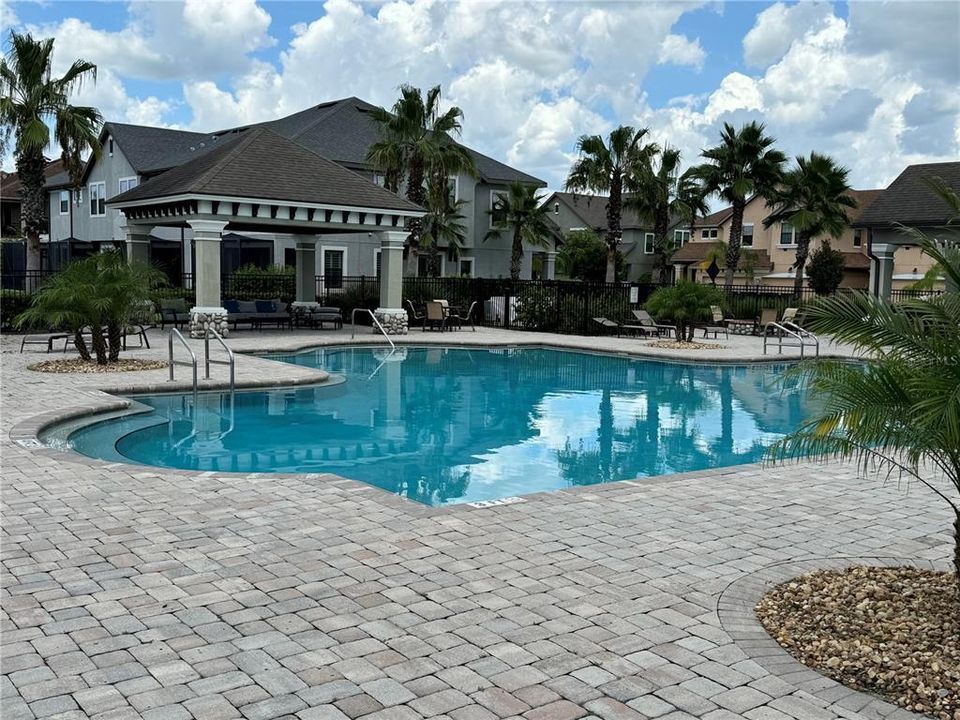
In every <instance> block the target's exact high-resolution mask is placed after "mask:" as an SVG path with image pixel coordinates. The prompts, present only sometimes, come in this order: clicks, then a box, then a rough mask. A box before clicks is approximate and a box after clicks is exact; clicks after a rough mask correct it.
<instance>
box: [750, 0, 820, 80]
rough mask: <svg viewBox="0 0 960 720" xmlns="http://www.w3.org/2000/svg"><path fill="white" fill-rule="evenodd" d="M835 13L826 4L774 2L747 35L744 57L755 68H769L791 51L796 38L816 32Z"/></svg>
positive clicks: (761, 14) (762, 13)
mask: <svg viewBox="0 0 960 720" xmlns="http://www.w3.org/2000/svg"><path fill="white" fill-rule="evenodd" d="M831 15H832V12H831V10H830V6H829V5H828V4H826V3H820V2H800V3H796V4H795V5H790V6H787V5H784V4H783V3H779V2H778V3H776V4H775V5H771V6H770V7H768V8H767V9H766V10H764V11H763V12H761V13H760V14H759V15H757V21H756V23H755V24H754V26H753V27H752V28H751V29H750V31H749V32H747V34H746V35H745V36H744V38H743V56H744V60H746V62H747V65H750V66H752V67H766V66H767V65H770V64H771V63H774V62H776V61H777V60H779V59H780V58H782V57H783V56H784V55H786V54H787V52H788V51H789V50H790V46H791V45H792V44H793V42H794V41H795V40H799V39H800V38H802V37H803V36H804V35H806V34H807V33H810V32H816V31H817V30H818V29H819V27H820V24H821V23H822V22H823V21H824V20H826V19H827V18H828V17H830V16H831Z"/></svg>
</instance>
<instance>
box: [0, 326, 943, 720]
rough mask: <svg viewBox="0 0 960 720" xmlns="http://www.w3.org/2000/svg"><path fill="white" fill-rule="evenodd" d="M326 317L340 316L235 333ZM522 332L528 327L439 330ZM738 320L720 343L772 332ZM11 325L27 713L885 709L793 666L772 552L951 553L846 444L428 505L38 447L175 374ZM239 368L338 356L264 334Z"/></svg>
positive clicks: (385, 716)
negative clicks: (99, 369)
mask: <svg viewBox="0 0 960 720" xmlns="http://www.w3.org/2000/svg"><path fill="white" fill-rule="evenodd" d="M154 337H155V341H159V336H157V335H155V336H154ZM321 337H322V338H323V339H324V340H326V341H333V340H336V339H337V338H339V339H341V340H342V339H343V337H344V335H343V334H339V335H337V334H333V333H325V334H323V335H322V336H319V335H316V334H314V335H307V334H304V333H300V334H289V333H287V334H280V335H278V334H277V333H263V334H257V333H242V334H240V335H238V336H237V337H236V338H234V339H232V340H231V343H232V344H234V346H235V347H237V348H244V349H253V348H255V347H268V346H274V347H276V346H279V345H281V344H283V345H286V346H294V345H297V344H300V345H303V344H308V343H309V342H312V341H314V340H316V339H318V338H321ZM414 339H415V340H417V341H423V340H424V339H425V338H422V337H421V336H420V334H419V333H416V334H415V335H414ZM426 339H429V338H426ZM505 339H506V340H507V341H509V342H519V341H522V340H523V339H524V337H523V334H521V333H504V332H500V333H497V332H496V331H487V332H477V333H475V334H474V333H469V332H461V333H457V334H455V335H451V336H435V337H434V338H432V341H434V342H441V341H447V342H449V341H471V342H497V341H500V342H502V341H504V340H505ZM569 342H571V343H572V344H577V343H580V344H582V345H584V346H589V347H592V348H598V347H600V348H603V347H609V348H610V349H613V348H618V349H623V348H624V346H625V344H626V343H634V344H633V345H630V348H629V349H635V348H637V347H640V345H641V343H640V342H639V341H617V342H615V341H614V340H609V341H600V342H598V341H597V340H595V339H590V340H586V339H581V340H577V339H570V340H569ZM742 342H743V343H744V344H742V345H741V344H740V343H741V339H737V340H736V341H735V340H734V339H733V338H731V341H730V342H729V343H727V342H724V344H728V345H729V347H728V350H729V352H727V351H722V352H720V351H718V352H716V353H715V355H718V356H720V355H723V357H724V359H733V358H735V357H736V356H737V353H739V354H740V356H743V357H748V356H752V355H756V354H759V347H758V346H757V345H756V342H755V339H752V338H745V339H742ZM751 342H753V344H752V345H751V344H749V343H751ZM155 344H159V343H157V342H155ZM15 345H18V343H15V342H14V339H13V338H9V337H4V338H3V339H2V349H3V388H2V401H3V405H2V410H3V418H2V427H3V437H2V440H0V451H2V456H3V457H2V473H3V484H2V512H3V517H2V540H3V548H2V560H3V576H2V592H0V605H2V610H3V613H2V622H3V626H2V629H3V634H2V671H3V676H2V687H0V690H2V716H3V718H4V720H15V719H18V718H33V717H37V718H48V717H51V718H52V717H59V718H85V717H92V718H96V719H97V720H122V719H125V718H136V717H143V718H148V719H151V720H160V719H161V718H162V719H164V720H166V719H171V720H176V719H178V718H191V717H194V718H198V719H203V720H207V719H209V720H217V719H219V718H234V717H237V718H239V717H243V718H248V719H249V720H259V719H264V720H265V719H266V718H277V717H288V718H290V717H296V718H300V720H315V719H319V718H324V719H327V718H330V719H333V718H344V717H347V718H359V717H363V718H370V719H374V718H375V719H382V720H407V719H408V718H409V719H413V718H436V719H437V720H439V719H440V718H449V719H450V720H486V719H488V718H490V719H492V718H507V717H522V718H527V719H528V720H534V719H544V720H563V719H564V718H584V717H590V718H603V719H614V718H664V719H669V720H679V719H681V718H690V717H697V718H709V719H710V720H723V719H724V718H734V717H746V718H751V719H752V720H776V719H780V718H814V719H816V718H836V717H845V718H875V717H880V716H884V715H889V714H891V711H892V707H891V706H889V705H887V704H885V703H880V702H876V701H871V698H870V697H869V696H865V695H863V694H861V693H851V692H849V691H845V689H843V688H839V686H837V685H836V684H835V683H832V682H831V681H829V680H827V679H825V678H823V677H822V676H820V675H818V674H816V673H813V672H811V671H803V669H802V666H798V665H796V663H794V666H795V667H793V668H792V669H793V670H795V672H792V673H791V672H789V671H785V670H784V668H787V670H790V669H791V666H789V663H791V662H793V661H792V660H790V659H789V657H788V656H786V654H785V653H782V652H781V651H779V650H778V649H777V648H772V649H771V648H770V645H769V643H768V642H765V641H764V639H763V638H762V637H759V636H756V635H753V634H752V633H753V632H754V631H755V629H756V625H755V624H753V625H751V620H750V618H749V617H748V615H749V613H748V612H747V610H748V609H749V604H750V602H752V600H751V598H752V597H753V595H752V594H755V593H756V592H758V591H759V590H758V588H762V585H763V582H762V581H760V580H758V579H757V578H761V579H762V578H767V579H768V581H769V582H772V581H773V579H776V578H777V577H782V576H784V575H783V573H784V572H787V573H788V575H789V571H790V569H791V568H793V567H794V566H795V567H796V569H797V571H799V570H801V569H809V568H810V567H815V566H817V564H818V563H817V561H818V559H824V563H823V564H824V565H825V566H826V565H827V564H830V565H836V564H837V563H840V564H843V563H844V562H849V560H844V559H841V560H837V558H902V559H904V560H906V561H914V562H926V563H929V562H934V563H936V564H938V565H940V566H943V567H945V566H946V562H945V559H946V557H947V554H948V550H949V543H950V540H951V538H949V537H948V534H947V531H948V518H947V513H946V511H945V509H944V508H943V507H941V506H940V505H939V504H938V503H937V502H935V500H934V499H933V498H931V497H930V496H929V495H928V494H926V493H925V492H924V491H923V490H922V489H920V488H914V489H911V490H910V491H905V490H904V489H903V488H898V487H897V486H896V485H895V484H893V483H888V484H886V485H885V484H882V483H880V482H879V481H876V480H871V479H858V478H857V477H856V474H855V473H854V472H853V471H852V470H851V469H848V468H841V467H837V466H835V465H809V464H807V465H798V466H791V467H780V468H773V469H771V468H760V467H755V466H749V467H742V468H727V469H725V470H721V471H715V472H710V473H697V474H692V475H689V476H683V477H676V476H675V477H671V478H662V479H654V480H650V481H642V482H639V481H638V482H622V483H612V484H608V485H602V486H593V487H590V488H581V489H577V490H575V491H566V492H555V493H549V494H542V495H537V496H532V497H530V498H527V499H526V500H525V501H524V502H520V503H517V504H513V505H505V506H501V507H494V508H487V509H476V508H471V507H467V506H454V507H451V508H442V509H430V508H424V507H421V506H417V505H414V504H413V503H408V502H406V501H402V500H398V499H396V498H394V497H392V496H390V495H388V494H386V493H384V492H382V491H380V490H377V489H376V488H371V487H367V486H364V485H361V484H359V483H354V482H351V481H346V480H341V479H336V478H333V477H331V476H319V475H317V476H272V475H259V476H244V475H230V474H210V473H207V474H192V473H184V472H177V471H168V470H157V469H154V468H147V467H137V466H131V465H116V464H114V465H108V464H104V463H98V462H94V461H89V460H86V459H82V458H79V457H75V456H74V457H70V456H66V455H64V454H62V453H61V454H58V453H54V452H51V451H49V450H38V449H36V448H34V447H31V445H33V444H34V443H32V442H30V441H29V435H30V434H31V432H32V431H31V427H33V428H35V427H36V426H37V425H38V423H35V422H34V423H30V422H29V419H30V418H33V417H35V416H37V415H39V414H42V413H56V414H63V413H64V411H66V410H68V409H69V408H72V407H73V408H75V407H77V406H88V407H89V406H106V405H108V404H109V403H110V402H112V400H111V398H110V396H107V395H105V394H104V393H102V392H100V391H99V390H97V389H96V388H98V387H112V386H118V385H123V384H131V383H134V384H139V385H144V384H149V383H162V381H163V378H164V374H163V372H161V371H157V372H151V373H138V374H136V375H123V376H120V375H117V376H108V377H104V376H82V377H76V376H69V377H68V376H57V375H40V374H37V373H33V372H31V371H28V370H26V369H25V366H26V364H27V363H28V362H35V361H36V360H38V359H43V358H44V357H45V356H44V355H43V354H42V353H28V354H26V355H22V356H21V355H19V354H17V353H15V352H14V351H13V350H14V348H15ZM133 354H134V355H137V356H160V355H162V350H154V351H150V352H147V351H136V352H134V353H133ZM701 357H704V358H706V357H707V355H703V356H701ZM218 371H220V372H222V370H221V369H218ZM238 377H239V379H240V381H241V383H244V382H249V381H251V380H253V379H256V380H259V381H263V380H264V379H265V378H266V379H268V380H270V381H273V382H278V383H279V382H288V381H299V382H307V381H311V380H315V379H317V375H314V374H311V371H309V370H305V369H303V368H295V367H292V366H278V365H277V364H275V363H270V362H269V361H266V360H262V359H256V358H249V357H244V358H241V360H240V362H239V366H238ZM113 402H115V400H113ZM12 428H15V430H14V433H13V438H14V439H11V437H10V436H9V432H10V431H11V429H12ZM15 440H16V442H15ZM827 558H830V560H826V559H827ZM777 568H780V569H779V570H777ZM788 575H787V576H788ZM718 607H719V609H720V612H719V613H718ZM734 638H736V639H734ZM892 715H894V716H908V715H909V714H907V713H903V712H902V711H897V712H893V713H892Z"/></svg>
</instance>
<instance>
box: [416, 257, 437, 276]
mask: <svg viewBox="0 0 960 720" xmlns="http://www.w3.org/2000/svg"><path fill="white" fill-rule="evenodd" d="M417 277H443V255H437V256H436V257H435V258H434V256H433V255H430V254H427V253H424V254H423V255H418V256H417Z"/></svg>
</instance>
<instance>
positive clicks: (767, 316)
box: [759, 308, 777, 335]
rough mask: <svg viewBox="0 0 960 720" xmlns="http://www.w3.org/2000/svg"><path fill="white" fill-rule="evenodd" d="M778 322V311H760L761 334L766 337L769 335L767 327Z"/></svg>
mask: <svg viewBox="0 0 960 720" xmlns="http://www.w3.org/2000/svg"><path fill="white" fill-rule="evenodd" d="M775 322H777V311H776V310H774V309H773V308H764V309H763V310H761V311H760V323H759V325H760V332H761V333H762V334H764V335H766V334H767V326H768V325H769V324H770V323H775Z"/></svg>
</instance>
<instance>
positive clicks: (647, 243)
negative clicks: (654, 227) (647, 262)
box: [643, 233, 656, 255]
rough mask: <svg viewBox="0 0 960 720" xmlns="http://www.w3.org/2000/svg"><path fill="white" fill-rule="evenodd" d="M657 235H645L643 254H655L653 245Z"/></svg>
mask: <svg viewBox="0 0 960 720" xmlns="http://www.w3.org/2000/svg"><path fill="white" fill-rule="evenodd" d="M655 237H656V236H655V235H654V234H653V233H644V234H643V252H644V253H646V254H647V255H652V254H653V244H654V239H655Z"/></svg>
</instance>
